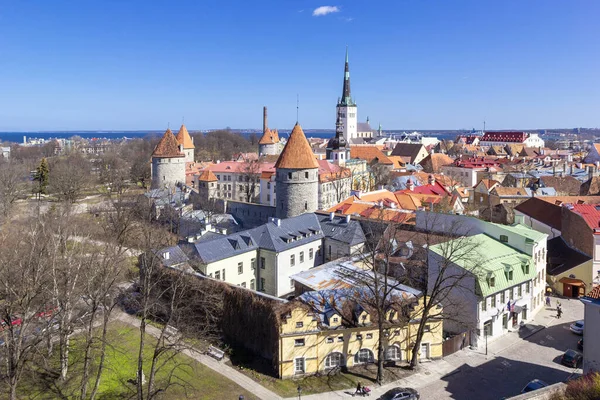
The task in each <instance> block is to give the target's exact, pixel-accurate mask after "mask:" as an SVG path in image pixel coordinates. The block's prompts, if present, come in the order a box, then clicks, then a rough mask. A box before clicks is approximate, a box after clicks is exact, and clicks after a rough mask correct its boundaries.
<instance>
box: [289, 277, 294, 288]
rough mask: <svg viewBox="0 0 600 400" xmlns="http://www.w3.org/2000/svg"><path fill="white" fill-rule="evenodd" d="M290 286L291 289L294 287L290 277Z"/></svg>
mask: <svg viewBox="0 0 600 400" xmlns="http://www.w3.org/2000/svg"><path fill="white" fill-rule="evenodd" d="M290 288H292V289H293V288H294V280H293V279H290Z"/></svg>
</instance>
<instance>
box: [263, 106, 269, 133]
mask: <svg viewBox="0 0 600 400" xmlns="http://www.w3.org/2000/svg"><path fill="white" fill-rule="evenodd" d="M268 126H269V121H268V120H267V106H264V107H263V135H264V134H265V132H266V131H267V127H268Z"/></svg>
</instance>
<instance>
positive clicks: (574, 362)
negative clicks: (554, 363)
mask: <svg viewBox="0 0 600 400" xmlns="http://www.w3.org/2000/svg"><path fill="white" fill-rule="evenodd" d="M580 362H581V354H579V353H578V352H576V351H575V350H571V349H569V350H567V351H565V354H563V355H562V356H561V357H560V363H561V364H562V365H566V366H567V367H572V368H577V366H578V365H579V363H580Z"/></svg>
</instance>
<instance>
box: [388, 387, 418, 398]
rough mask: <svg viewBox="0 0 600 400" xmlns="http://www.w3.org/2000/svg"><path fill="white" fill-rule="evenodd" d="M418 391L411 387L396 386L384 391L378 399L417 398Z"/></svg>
mask: <svg viewBox="0 0 600 400" xmlns="http://www.w3.org/2000/svg"><path fill="white" fill-rule="evenodd" d="M420 398H421V396H420V395H419V392H417V391H416V390H415V389H411V388H401V387H396V388H393V389H390V390H388V391H387V392H385V394H384V395H383V396H381V397H380V398H379V400H419V399H420Z"/></svg>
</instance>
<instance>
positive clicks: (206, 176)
mask: <svg viewBox="0 0 600 400" xmlns="http://www.w3.org/2000/svg"><path fill="white" fill-rule="evenodd" d="M198 180H199V181H203V182H214V181H217V180H218V179H217V177H216V176H215V174H214V173H213V172H212V171H211V170H210V169H208V168H206V169H205V170H204V171H203V172H202V175H200V177H199V178H198Z"/></svg>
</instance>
